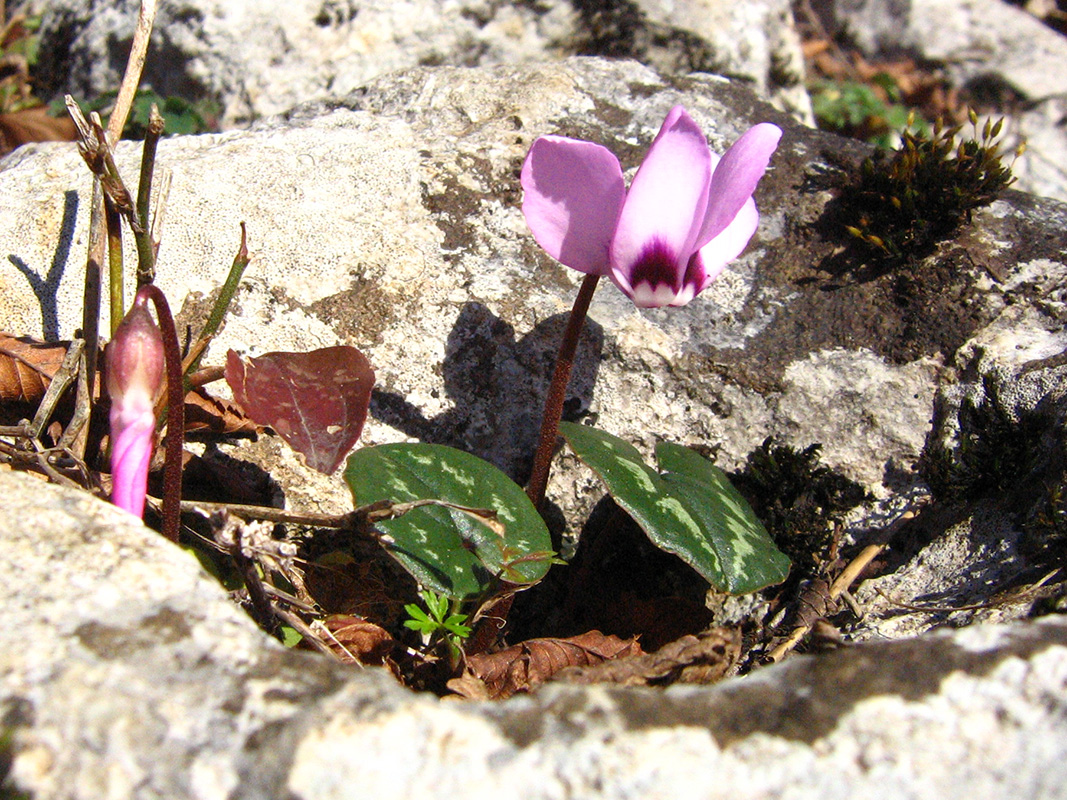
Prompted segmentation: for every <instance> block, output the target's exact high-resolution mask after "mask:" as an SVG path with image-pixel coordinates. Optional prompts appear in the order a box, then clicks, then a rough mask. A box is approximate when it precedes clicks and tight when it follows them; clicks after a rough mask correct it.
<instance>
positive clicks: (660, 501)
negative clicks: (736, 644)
mask: <svg viewBox="0 0 1067 800" xmlns="http://www.w3.org/2000/svg"><path fill="white" fill-rule="evenodd" d="M560 433H562V434H563V436H564V437H565V438H566V439H567V443H568V444H569V445H570V446H571V448H572V449H573V450H574V452H575V453H576V454H577V456H578V457H579V458H580V459H581V460H582V461H584V462H585V463H586V464H588V465H589V466H590V467H592V469H593V470H594V471H595V472H596V473H597V474H598V475H599V476H600V478H601V479H602V480H603V481H604V483H605V484H606V485H607V487H608V492H609V493H610V494H611V496H612V497H613V498H614V499H615V502H616V503H618V504H619V505H620V506H621V507H622V508H623V509H624V510H625V511H626V512H627V513H629V514H630V516H631V517H633V518H634V520H635V521H636V522H637V524H638V525H640V526H641V528H642V529H643V530H644V531H645V533H646V534H647V535H648V538H649V539H651V540H652V542H653V543H654V544H655V545H656V546H657V547H659V548H661V549H663V550H666V551H667V552H669V553H674V554H675V555H677V556H679V557H680V558H681V559H682V560H683V561H685V562H686V563H687V564H689V565H690V566H691V567H693V569H695V570H696V571H697V572H699V573H700V574H701V575H702V576H703V577H704V578H705V580H707V581H708V582H709V583H710V584H711V585H712V586H714V587H716V588H717V589H721V590H723V591H727V592H730V593H732V594H743V593H746V592H753V591H756V590H757V589H761V588H763V587H764V586H769V585H771V584H775V583H779V582H781V581H782V580H784V579H785V576H786V574H787V573H788V571H789V560H788V559H787V558H786V557H785V556H784V555H783V554H782V553H781V552H780V551H779V550H778V549H777V548H776V547H775V546H774V543H773V542H772V541H771V539H770V536H769V535H768V534H767V531H766V529H764V527H763V525H762V524H761V523H760V522H759V520H758V519H756V517H755V515H754V514H753V513H752V509H751V508H749V506H748V504H747V503H746V502H745V501H744V499H743V498H742V497H741V496H740V495H739V494H738V493H737V490H735V489H734V488H733V486H731V485H730V483H729V481H727V480H726V476H725V475H724V474H723V473H722V471H721V470H719V469H718V468H716V467H715V466H714V465H713V464H711V462H709V461H707V460H706V459H704V458H702V457H701V456H699V455H698V454H696V453H694V452H692V451H690V450H688V449H687V448H684V447H679V446H678V445H670V444H661V445H660V446H659V447H657V448H656V456H657V458H658V459H659V461H660V466H661V467H662V468H663V470H664V472H663V474H662V475H661V474H660V473H658V472H656V471H655V470H653V469H652V468H651V467H649V466H648V465H647V464H645V462H644V459H643V458H641V454H640V453H639V452H638V451H637V449H636V448H635V447H633V446H632V445H630V444H629V443H627V442H625V441H623V440H622V439H619V438H618V437H616V436H612V435H611V434H608V433H604V432H603V431H599V430H596V429H595V428H590V427H587V426H584V425H576V424H574V423H567V422H563V423H560Z"/></svg>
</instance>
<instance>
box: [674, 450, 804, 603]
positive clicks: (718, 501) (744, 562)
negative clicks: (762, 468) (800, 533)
mask: <svg viewBox="0 0 1067 800" xmlns="http://www.w3.org/2000/svg"><path fill="white" fill-rule="evenodd" d="M656 461H657V462H658V464H659V468H660V470H662V472H661V474H662V477H663V480H664V481H666V483H667V486H668V488H669V491H670V493H671V495H672V496H673V497H675V498H677V499H678V501H679V502H680V503H681V504H682V505H683V506H684V507H685V509H686V510H687V511H688V512H689V513H690V515H691V516H692V517H693V518H694V519H695V520H697V523H698V524H699V525H700V527H701V528H702V529H703V530H704V531H705V532H706V534H707V535H708V537H709V538H710V540H711V543H712V547H713V548H714V550H715V553H716V555H717V556H718V560H719V565H720V568H721V569H722V572H723V576H724V583H725V585H726V586H727V587H729V588H728V591H730V592H731V593H732V594H746V593H748V592H755V591H757V590H759V589H762V588H763V587H764V586H773V585H774V584H776V583H781V582H782V581H784V580H785V578H786V575H788V574H789V559H788V558H787V557H786V555H785V554H784V553H782V551H780V550H779V549H778V548H777V547H776V546H775V544H774V541H773V540H772V539H771V536H770V534H769V533H767V529H766V528H765V527H764V526H763V523H762V522H760V521H759V518H758V517H756V514H755V512H754V511H753V510H752V506H750V505H749V504H748V502H747V501H746V500H745V498H744V497H742V496H741V493H740V492H739V491H737V489H736V488H735V487H734V485H733V484H732V483H730V480H729V479H728V478H727V477H726V473H725V472H723V471H722V470H721V469H719V468H718V467H717V466H715V465H714V464H712V463H711V462H710V461H709V460H708V459H706V458H704V457H703V456H702V455H700V454H699V453H697V452H694V451H693V450H690V449H689V448H688V447H682V446H681V445H677V444H672V443H670V442H660V443H659V444H657V445H656Z"/></svg>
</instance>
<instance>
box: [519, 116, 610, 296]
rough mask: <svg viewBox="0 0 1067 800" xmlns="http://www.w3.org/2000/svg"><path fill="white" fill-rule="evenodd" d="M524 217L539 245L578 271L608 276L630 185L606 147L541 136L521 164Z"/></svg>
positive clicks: (560, 137)
mask: <svg viewBox="0 0 1067 800" xmlns="http://www.w3.org/2000/svg"><path fill="white" fill-rule="evenodd" d="M520 182H521V183H522V188H523V191H524V195H523V201H522V213H523V214H524V215H525V216H526V224H527V225H529V226H530V230H531V231H532V232H533V235H534V238H535V239H536V240H537V243H538V244H539V245H541V247H543V248H544V249H545V252H547V253H548V254H549V255H550V256H552V257H553V258H554V259H556V260H557V261H559V262H560V263H561V264H564V265H566V266H568V267H571V268H572V269H576V270H578V271H579V272H586V273H591V274H594V275H603V274H605V273H606V272H607V270H608V246H609V245H610V243H611V237H612V234H613V233H614V231H615V223H616V221H617V220H618V217H619V209H620V208H621V207H622V201H623V198H624V197H625V196H626V183H625V181H624V180H623V177H622V168H621V167H620V166H619V160H618V159H617V158H615V155H614V154H613V153H612V152H611V151H610V150H608V149H607V148H606V147H601V146H600V145H598V144H593V143H592V142H582V141H579V140H577V139H567V138H566V137H563V136H542V137H541V138H539V139H538V140H537V141H535V142H534V143H533V147H531V148H530V153H529V155H527V156H526V161H525V163H524V164H523V165H522V174H521V177H520Z"/></svg>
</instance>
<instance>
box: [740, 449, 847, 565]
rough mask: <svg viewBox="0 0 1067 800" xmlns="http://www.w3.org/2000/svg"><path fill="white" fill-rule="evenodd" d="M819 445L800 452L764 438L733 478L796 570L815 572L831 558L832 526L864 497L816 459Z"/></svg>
mask: <svg viewBox="0 0 1067 800" xmlns="http://www.w3.org/2000/svg"><path fill="white" fill-rule="evenodd" d="M821 449H822V445H820V444H812V445H809V446H808V447H806V448H804V449H803V450H797V449H794V448H792V447H789V446H787V445H782V444H777V443H776V442H775V441H774V439H773V438H770V437H768V438H767V439H766V440H764V442H763V444H761V445H760V446H759V447H757V448H756V449H755V450H753V451H752V452H751V453H749V455H748V459H747V461H746V463H745V468H744V469H743V470H742V471H741V472H739V473H737V474H736V475H732V476H731V480H732V481H733V483H734V485H735V486H736V487H737V489H738V490H739V491H740V492H741V493H742V494H743V495H744V496H745V499H746V500H748V502H749V504H750V505H751V506H752V509H753V511H755V512H756V516H758V517H759V518H760V521H761V522H763V524H764V525H765V526H766V528H767V530H768V532H769V533H770V534H771V537H772V538H773V539H774V543H775V544H776V545H777V546H778V548H779V549H780V550H781V551H782V552H784V553H785V554H786V555H787V556H789V558H790V559H791V560H792V561H793V564H794V566H795V567H796V574H798V575H803V576H807V577H810V576H813V575H817V574H819V572H820V571H821V568H822V567H823V565H824V564H826V563H827V562H829V561H830V560H832V553H831V551H832V550H833V548H834V543H835V542H834V540H835V536H834V530H835V528H836V527H837V526H838V524H839V523H840V521H841V519H842V517H843V516H844V513H845V512H846V511H848V510H849V509H851V508H853V507H855V506H856V505H858V504H859V503H861V502H863V501H864V499H866V496H867V493H866V491H865V490H864V489H863V487H862V486H860V485H859V484H857V483H855V482H854V481H851V480H849V479H848V478H846V477H844V476H843V475H839V474H837V473H836V472H834V471H833V470H831V469H830V468H829V467H827V466H825V465H822V464H820V463H819V450H821Z"/></svg>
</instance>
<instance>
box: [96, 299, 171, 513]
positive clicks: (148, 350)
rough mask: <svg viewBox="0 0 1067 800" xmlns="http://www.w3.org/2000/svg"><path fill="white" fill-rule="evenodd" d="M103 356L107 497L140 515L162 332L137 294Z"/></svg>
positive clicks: (160, 369) (160, 364)
mask: <svg viewBox="0 0 1067 800" xmlns="http://www.w3.org/2000/svg"><path fill="white" fill-rule="evenodd" d="M104 357H105V359H106V361H107V365H106V366H107V391H108V394H109V395H110V396H111V478H112V484H113V485H112V490H111V501H112V502H113V503H114V504H115V505H117V506H118V507H119V508H124V509H126V510H127V511H129V512H130V513H131V514H136V515H137V516H141V515H142V514H143V513H144V504H145V493H146V487H147V484H148V464H149V461H151V458H152V442H153V439H154V436H155V429H156V418H155V414H154V413H153V404H154V402H155V398H156V394H157V393H158V392H159V389H160V387H161V386H162V384H163V361H164V357H163V337H162V336H161V335H160V333H159V328H158V327H157V326H156V323H155V321H154V320H153V319H152V316H151V315H150V314H149V313H148V308H147V307H146V303H145V301H144V300H143V299H142V298H141V297H140V296H138V298H137V299H136V300H135V301H134V304H133V308H131V309H130V312H129V313H128V314H127V315H126V317H125V318H124V319H123V320H122V322H121V323H119V327H118V329H117V330H116V331H115V336H114V338H113V339H112V340H111V342H110V343H109V344H108V346H107V350H106V351H105V355H104Z"/></svg>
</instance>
